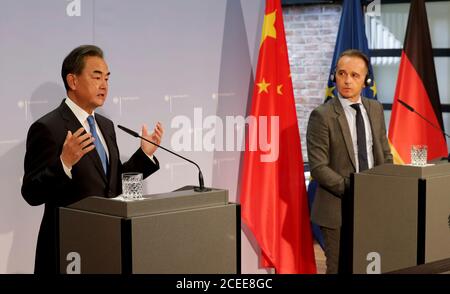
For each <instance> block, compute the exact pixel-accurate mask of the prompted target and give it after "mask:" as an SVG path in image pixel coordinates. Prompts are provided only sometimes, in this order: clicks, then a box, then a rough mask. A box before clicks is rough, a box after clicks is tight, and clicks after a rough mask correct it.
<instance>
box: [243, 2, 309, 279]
mask: <svg viewBox="0 0 450 294" xmlns="http://www.w3.org/2000/svg"><path fill="white" fill-rule="evenodd" d="M249 114H250V118H254V120H251V119H249V121H250V123H249V132H248V136H247V137H246V149H245V153H244V164H243V171H242V178H241V190H240V199H241V206H242V219H243V221H244V222H245V224H246V225H247V226H248V227H249V229H250V230H251V231H252V232H253V234H254V236H255V238H256V240H257V241H258V244H259V246H260V248H261V252H262V263H263V266H266V267H274V268H275V270H276V272H277V273H282V274H284V273H296V274H297V273H316V264H315V259H314V249H313V239H312V233H311V227H310V220H309V212H308V203H307V194H306V187H305V177H304V171H303V158H302V154H301V150H302V148H301V143H300V134H299V129H298V125H297V114H296V109H295V103H294V94H293V90H292V81H291V77H290V69H289V60H288V52H287V46H286V38H285V33H284V26H283V15H282V10H281V4H280V0H266V10H265V16H264V24H263V28H262V38H261V44H260V48H259V58H258V67H257V71H256V78H255V88H254V90H253V98H252V104H251V111H250V113H249Z"/></svg>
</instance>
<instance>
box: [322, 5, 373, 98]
mask: <svg viewBox="0 0 450 294" xmlns="http://www.w3.org/2000/svg"><path fill="white" fill-rule="evenodd" d="M347 49H358V50H359V51H361V52H363V53H364V54H366V55H367V56H368V57H369V58H370V56H369V46H368V44H367V37H366V29H365V26H364V14H363V7H362V4H361V0H344V4H343V7H342V16H341V21H340V23H339V31H338V35H337V39H336V46H335V47H334V55H333V62H332V63H331V68H330V75H331V74H332V73H333V72H334V69H335V68H336V62H337V60H338V58H339V56H340V55H341V53H342V52H344V51H345V50H347ZM369 67H370V68H369V76H370V79H371V80H372V82H371V83H370V85H369V86H368V87H365V88H364V89H363V91H362V96H364V97H367V98H372V99H377V88H376V84H375V80H374V77H373V70H372V65H370V64H369ZM332 97H337V90H336V87H335V84H334V83H333V82H332V81H331V79H330V78H328V84H327V88H326V93H325V99H326V100H328V99H330V98H332Z"/></svg>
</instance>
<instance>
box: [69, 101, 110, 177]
mask: <svg viewBox="0 0 450 294" xmlns="http://www.w3.org/2000/svg"><path fill="white" fill-rule="evenodd" d="M65 103H66V105H67V106H68V107H69V108H70V110H72V112H73V114H74V115H75V117H76V118H77V119H78V121H79V122H80V124H81V125H82V126H83V128H84V129H85V130H86V132H89V133H90V132H91V128H90V127H89V123H88V121H87V118H88V116H89V115H90V114H89V113H87V112H86V111H84V110H83V109H82V108H81V107H80V106H78V105H77V104H75V102H73V101H72V100H70V98H67V99H66V100H65ZM92 115H93V116H94V119H95V111H94V112H92ZM95 126H96V129H97V135H98V137H99V138H100V142H101V143H102V144H103V147H104V149H105V152H106V158H108V159H109V151H108V145H106V141H105V138H104V137H103V134H102V131H101V130H100V128H99V127H98V124H97V122H95ZM61 163H62V165H63V168H64V172H65V173H66V175H67V176H68V177H69V178H72V167H68V166H66V165H65V164H64V162H63V161H62V159H61Z"/></svg>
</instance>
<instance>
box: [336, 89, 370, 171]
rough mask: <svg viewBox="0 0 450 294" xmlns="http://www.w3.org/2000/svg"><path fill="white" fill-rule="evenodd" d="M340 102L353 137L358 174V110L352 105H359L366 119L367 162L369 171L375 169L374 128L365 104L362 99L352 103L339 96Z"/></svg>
mask: <svg viewBox="0 0 450 294" xmlns="http://www.w3.org/2000/svg"><path fill="white" fill-rule="evenodd" d="M339 101H340V102H341V105H342V107H343V108H344V113H345V117H346V118H347V122H348V126H349V129H350V135H351V136H352V143H353V151H354V153H355V162H356V172H359V160H358V137H357V133H356V110H355V109H354V108H352V107H351V106H350V105H351V104H356V103H359V104H361V105H360V109H361V114H362V117H363V119H364V128H365V131H366V146H367V161H368V163H369V169H371V168H372V167H373V163H374V159H373V152H372V150H373V138H372V128H371V126H370V120H369V116H368V114H367V111H366V108H365V107H364V104H362V102H361V97H359V98H358V101H357V102H351V101H350V100H348V99H346V98H342V97H341V95H339Z"/></svg>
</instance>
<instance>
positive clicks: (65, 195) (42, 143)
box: [22, 101, 159, 273]
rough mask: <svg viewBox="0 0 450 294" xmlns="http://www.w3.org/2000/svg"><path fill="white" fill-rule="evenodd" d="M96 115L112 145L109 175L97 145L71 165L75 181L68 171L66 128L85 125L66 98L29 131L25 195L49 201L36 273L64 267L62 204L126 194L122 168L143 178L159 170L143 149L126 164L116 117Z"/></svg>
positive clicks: (32, 199) (40, 201) (31, 201)
mask: <svg viewBox="0 0 450 294" xmlns="http://www.w3.org/2000/svg"><path fill="white" fill-rule="evenodd" d="M95 118H96V122H97V125H98V127H99V128H100V130H101V132H102V134H103V137H104V139H105V141H106V145H108V150H109V158H108V162H109V167H108V173H107V175H105V172H104V171H103V168H102V164H101V160H100V157H99V155H98V153H97V151H96V149H94V150H92V151H91V152H89V153H87V154H85V155H84V156H83V157H82V158H81V159H80V161H79V162H78V163H76V164H75V165H74V166H73V167H72V179H70V178H69V177H68V176H67V175H66V174H65V172H64V169H63V166H62V163H61V160H60V155H61V151H62V147H63V143H64V141H65V138H66V135H67V131H68V130H70V131H72V133H73V132H75V131H76V130H78V129H79V128H81V127H82V125H81V124H80V122H79V121H78V120H77V118H76V117H75V115H74V114H73V112H72V111H71V110H70V108H69V107H68V106H67V105H66V103H65V102H64V101H63V102H62V103H61V105H60V106H59V107H58V108H56V109H55V110H53V111H52V112H50V113H48V114H47V115H45V116H43V117H42V118H40V119H39V120H37V121H36V122H35V123H33V124H32V125H31V127H30V129H29V131H28V136H27V145H26V154H25V175H24V178H23V184H22V195H23V197H24V199H25V200H26V201H27V202H28V203H29V204H30V205H41V204H45V210H44V216H43V219H42V223H41V228H40V231H39V237H38V243H37V248H36V260H35V273H56V272H57V270H58V268H59V264H58V262H59V256H58V247H59V246H58V244H59V243H58V242H59V237H58V236H59V235H58V227H59V221H58V208H59V207H62V206H67V205H70V204H72V203H74V202H76V201H79V200H81V199H83V198H85V197H88V196H103V197H108V198H112V197H115V196H117V195H119V194H120V193H122V187H121V173H122V172H129V171H135V172H142V173H143V176H144V177H148V176H149V175H150V174H152V173H154V172H155V171H157V170H158V169H159V163H158V161H157V160H156V157H154V159H155V162H156V163H153V162H152V161H151V160H150V159H149V158H148V157H147V155H145V153H144V152H143V151H142V149H140V148H139V149H138V150H137V151H136V153H134V154H133V156H131V158H130V159H129V160H128V161H127V162H125V163H123V164H122V163H121V162H120V157H119V149H118V147H117V142H116V134H115V131H114V125H113V123H112V121H110V120H109V119H107V118H105V117H103V116H101V115H99V114H96V115H95Z"/></svg>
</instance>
